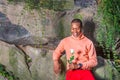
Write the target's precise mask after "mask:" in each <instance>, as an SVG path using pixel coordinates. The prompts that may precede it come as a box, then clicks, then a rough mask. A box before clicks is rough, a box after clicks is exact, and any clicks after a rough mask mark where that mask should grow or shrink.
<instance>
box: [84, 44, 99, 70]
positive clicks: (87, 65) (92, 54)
mask: <svg viewBox="0 0 120 80" xmlns="http://www.w3.org/2000/svg"><path fill="white" fill-rule="evenodd" d="M87 49H88V57H89V60H88V61H86V62H84V63H82V64H83V66H82V69H91V68H93V67H95V66H96V65H97V64H98V62H97V56H96V50H95V47H94V45H93V43H91V44H90V45H88V46H87Z"/></svg>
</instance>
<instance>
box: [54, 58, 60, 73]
mask: <svg viewBox="0 0 120 80" xmlns="http://www.w3.org/2000/svg"><path fill="white" fill-rule="evenodd" d="M60 71H61V68H60V64H59V62H58V61H57V60H55V61H54V72H55V74H59V73H60Z"/></svg>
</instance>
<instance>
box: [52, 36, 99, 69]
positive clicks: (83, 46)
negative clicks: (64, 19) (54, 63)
mask: <svg viewBox="0 0 120 80" xmlns="http://www.w3.org/2000/svg"><path fill="white" fill-rule="evenodd" d="M71 49H73V50H74V53H73V55H74V60H73V62H74V63H77V64H79V63H82V65H83V66H82V69H83V70H86V69H87V70H90V69H91V68H92V67H95V66H96V65H97V57H96V51H95V48H94V45H93V43H92V41H91V40H89V39H88V38H87V37H85V36H84V35H83V34H82V35H81V37H79V38H77V39H76V38H74V37H73V36H69V37H66V38H64V39H63V40H61V41H60V43H59V45H58V46H57V48H56V49H55V51H54V53H53V60H59V59H60V57H61V55H62V52H63V51H64V50H65V53H66V59H67V60H69V59H70V57H71V55H72V54H71V52H70V50H71ZM68 65H69V63H68V62H67V70H68V69H69V66H68Z"/></svg>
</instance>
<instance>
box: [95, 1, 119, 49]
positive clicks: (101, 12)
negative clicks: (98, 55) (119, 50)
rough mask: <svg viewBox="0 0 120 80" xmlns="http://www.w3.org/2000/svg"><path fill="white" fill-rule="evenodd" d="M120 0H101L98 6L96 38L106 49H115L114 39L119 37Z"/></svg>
mask: <svg viewBox="0 0 120 80" xmlns="http://www.w3.org/2000/svg"><path fill="white" fill-rule="evenodd" d="M118 3H120V0H102V1H101V3H100V4H99V6H98V17H102V18H101V19H100V21H99V22H100V24H99V28H98V31H97V40H98V41H99V42H100V45H101V46H102V47H104V49H106V50H108V51H109V50H114V49H115V41H116V39H117V38H118V37H120V23H119V22H120V15H119V14H120V4H118Z"/></svg>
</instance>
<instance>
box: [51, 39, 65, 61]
mask: <svg viewBox="0 0 120 80" xmlns="http://www.w3.org/2000/svg"><path fill="white" fill-rule="evenodd" d="M63 51H64V42H63V40H61V41H60V43H59V44H58V46H57V48H56V49H55V51H54V52H53V60H59V58H60V57H61V55H62V52H63Z"/></svg>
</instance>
